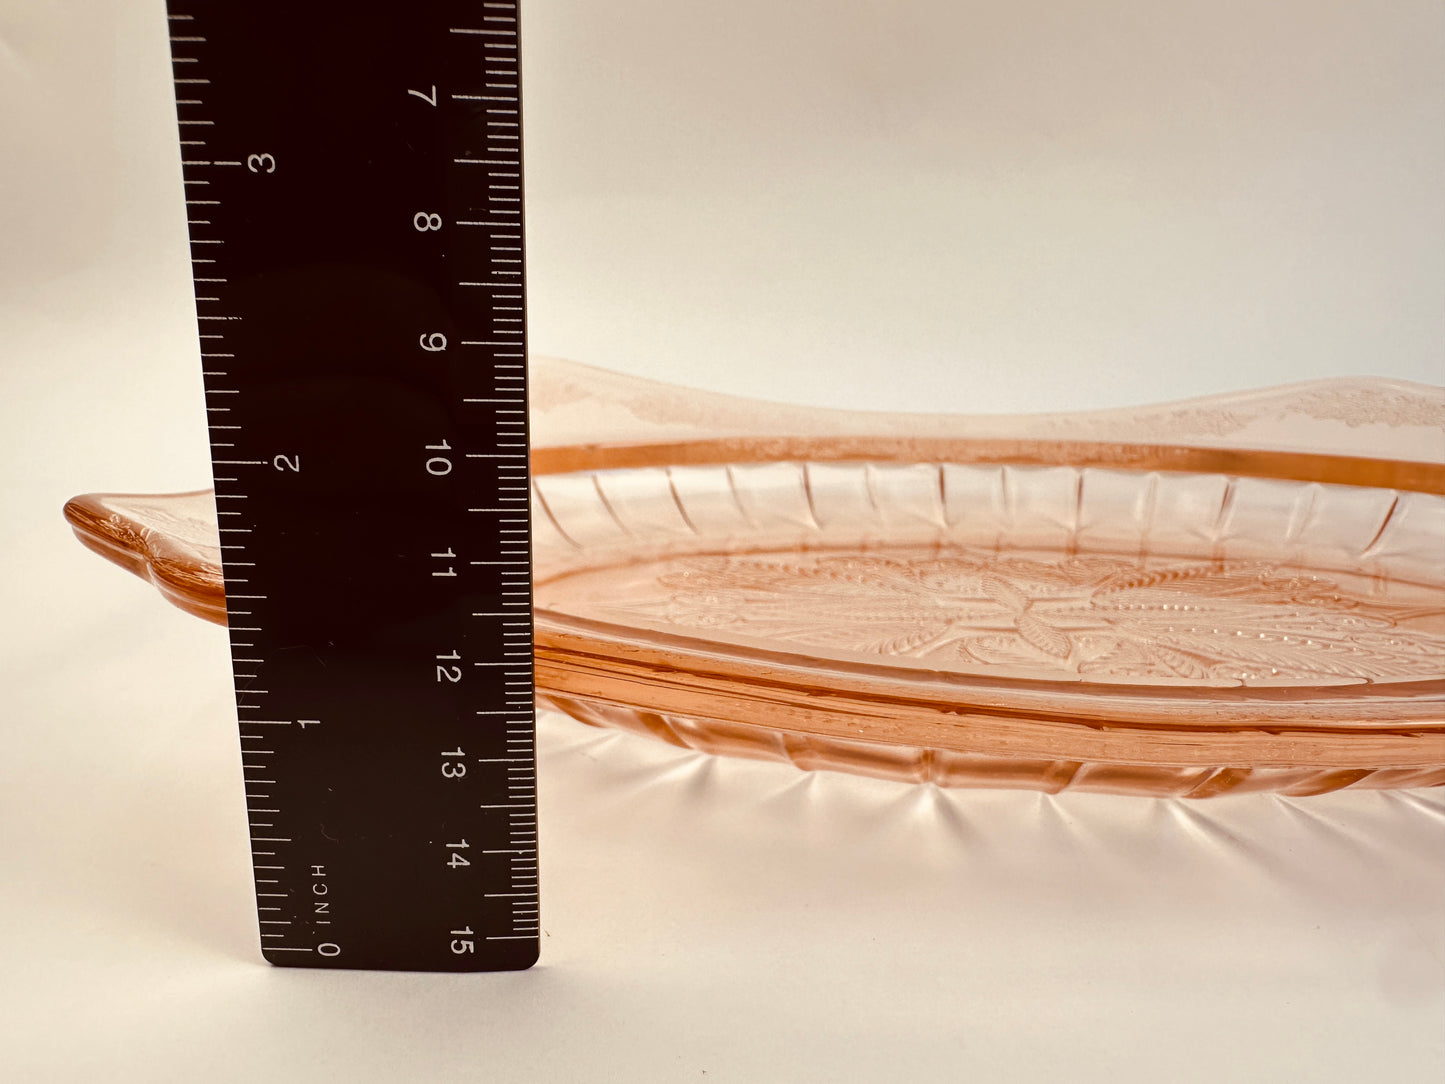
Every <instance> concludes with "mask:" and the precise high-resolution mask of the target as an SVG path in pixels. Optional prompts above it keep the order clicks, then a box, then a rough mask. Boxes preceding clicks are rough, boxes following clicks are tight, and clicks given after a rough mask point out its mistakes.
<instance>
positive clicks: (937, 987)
mask: <svg viewBox="0 0 1445 1084" xmlns="http://www.w3.org/2000/svg"><path fill="white" fill-rule="evenodd" d="M523 12H524V61H525V80H526V92H527V101H526V106H527V113H526V123H527V130H526V139H527V171H528V176H527V181H528V189H527V198H528V207H527V213H528V231H529V245H530V248H529V254H528V255H529V268H528V274H529V286H530V303H531V311H530V333H531V341H532V347H533V350H534V351H536V352H539V353H548V354H556V355H561V356H567V357H571V358H574V359H576V360H579V361H585V362H590V363H593V364H598V365H604V366H608V367H611V368H615V369H621V370H626V371H630V372H635V373H638V374H641V375H648V376H655V377H660V378H663V379H671V380H675V381H679V382H682V383H687V384H693V385H696V386H701V387H709V388H715V389H719V390H728V391H735V392H740V393H744V394H752V395H757V396H762V397H769V398H777V399H786V400H791V401H796V402H804V403H815V404H820V405H840V406H876V407H880V408H884V409H907V408H914V409H931V408H947V409H959V410H984V411H990V410H997V411H1013V410H1038V409H1068V408H1074V407H1084V406H1093V405H1100V406H1102V405H1117V404H1127V403H1133V402H1146V401H1151V400H1158V399H1164V398H1171V397H1177V396H1183V395H1192V394H1201V393H1206V392H1209V391H1221V390H1229V389H1235V388H1240V387H1248V386H1254V385H1262V384H1270V383H1279V382H1285V381H1290V380H1298V379H1306V378H1311V377H1316V376H1324V375H1333V374H1356V373H1376V374H1383V375H1390V376H1399V377H1406V378H1409V379H1415V380H1426V381H1433V382H1440V381H1441V380H1442V358H1445V319H1442V316H1445V198H1442V195H1441V193H1442V192H1445V12H1442V7H1441V5H1440V4H1439V3H1436V2H1431V3H1412V2H1400V3H1392V4H1389V5H1376V4H1370V3H1367V2H1364V0H1359V2H1351V0H1339V2H1334V3H1324V4H1322V3H1316V2H1310V3H1306V2H1303V0H1299V2H1296V0H1263V2H1259V0H1256V2H1254V3H1212V4H1174V5H1159V4H1155V3H1146V2H1142V0H1140V2H1136V3H1130V2H1127V0H1097V2H1095V3H1091V4H1083V3H1059V2H1057V0H1053V2H1048V0H1025V2H1022V3H1014V4H1003V3H999V2H997V0H991V2H989V3H980V2H976V0H966V2H958V3H942V2H938V3H932V2H925V0H907V2H893V3H889V2H885V0H851V2H847V3H843V2H839V0H831V2H824V0H735V2H733V3H730V4H726V5H719V4H716V3H703V2H701V0H652V2H647V0H607V2H605V3H604V2H595V0H588V2H585V3H584V2H582V0H528V2H527V3H526V4H525V5H524V9H523ZM173 125H174V110H173V107H172V105H171V87H170V83H169V65H168V57H167V44H166V26H165V21H164V9H163V5H162V4H160V3H158V2H156V0H145V2H122V0H86V2H84V3H82V2H80V0H49V2H46V0H0V380H3V384H0V434H3V438H4V445H3V446H4V449H5V455H4V457H3V463H0V482H3V486H4V489H3V492H4V493H5V505H4V513H5V514H4V517H3V523H0V539H3V543H0V544H3V553H4V557H5V570H4V572H3V574H0V659H3V662H0V666H3V667H4V672H3V679H0V680H3V689H4V695H5V699H6V707H5V709H4V710H3V714H0V736H3V738H4V751H5V755H4V756H3V757H0V861H3V867H0V869H3V872H4V876H3V878H0V923H3V928H4V929H5V931H6V933H7V936H6V937H5V938H4V939H3V947H0V975H3V976H4V978H3V981H0V1075H5V1076H7V1077H8V1078H10V1079H17V1080H88V1079H95V1078H97V1077H102V1076H104V1077H106V1078H109V1079H136V1080H192V1079H236V1080H240V1079H257V1078H273V1079H307V1080H319V1079H333V1078H335V1079H349V1080H367V1079H376V1080H389V1079H407V1078H413V1079H467V1078H474V1077H475V1078H480V1079H500V1080H546V1081H550V1080H569V1079H586V1080H593V1079H595V1080H626V1081H634V1080H635V1081H652V1080H726V1081H774V1080H777V1081H793V1080H819V1081H837V1080H885V1079H916V1080H953V1079H960V1078H963V1077H981V1078H982V1079H1010V1080H1028V1079H1037V1080H1046V1079H1067V1080H1095V1079H1097V1080H1105V1079H1107V1080H1156V1079H1159V1080H1164V1079H1167V1080H1206V1079H1218V1078H1220V1077H1221V1076H1223V1077H1227V1078H1230V1079H1261V1080H1263V1079H1271V1080H1273V1079H1290V1080H1345V1079H1353V1078H1368V1079H1421V1080H1430V1079H1438V1078H1439V1076H1440V1073H1441V1070H1442V1069H1445V861H1442V859H1445V802H1442V798H1441V795H1440V793H1439V792H1438V791H1436V792H1420V793H1415V794H1405V795H1382V794H1373V793H1358V794H1351V793H1349V792H1345V793H1341V794H1338V795H1333V796H1326V797H1322V798H1317V799H1300V800H1290V801H1287V800H1280V799H1275V798H1271V797H1239V798H1232V799H1222V800H1218V801H1215V802H1211V803H1205V804H1198V803H1196V804H1188V805H1186V804H1180V803H1172V802H1155V801H1136V800H1119V799H1111V798H1105V797H1098V796H1092V797H1091V796H1079V795H1072V796H1067V795H1066V796H1063V797H1060V798H1056V799H1055V798H1044V797H1041V796H1037V795H1033V794H1004V793H991V794H982V793H944V792H939V791H936V790H931V789H927V788H914V787H906V786H900V785H894V784H887V783H881V782H872V781H867V780H858V779H850V778H846V777H841V776H834V775H818V776H807V775H803V774H801V773H798V772H796V771H794V770H793V769H790V768H785V767H781V766H775V765H763V764H754V763H744V762H736V761H720V760H711V759H708V758H701V757H694V756H689V755H686V754H681V753H679V752H677V751H676V750H672V749H669V748H665V747H660V746H655V745H651V744H648V743H646V742H644V741H642V740H640V739H634V738H631V737H626V736H609V735H606V734H602V733H600V732H595V731H590V730H587V729H585V728H583V727H580V726H579V725H577V724H574V723H572V722H570V721H569V720H566V719H562V718H559V717H553V716H548V717H546V718H544V719H543V720H542V729H541V742H540V749H541V754H540V755H541V771H542V775H541V786H542V803H543V804H542V809H541V817H542V843H541V845H542V861H543V865H542V876H543V927H544V931H545V937H544V946H543V957H542V963H541V965H540V966H539V967H538V968H537V969H534V970H533V971H531V972H528V973H525V974H519V975H507V976H472V977H465V978H457V977H447V976H425V975H384V974H363V973H329V974H323V973H307V972H299V971H283V970H275V969H271V968H269V967H267V966H266V965H265V964H263V963H262V962H260V959H259V955H258V952H257V948H256V944H257V942H256V934H255V926H254V913H253V910H252V906H253V900H252V898H251V886H250V871H249V868H248V865H247V841H246V834H245V818H244V808H243V804H242V796H241V779H240V762H239V757H238V755H237V752H238V750H237V741H236V737H235V729H234V723H233V719H234V714H233V709H232V707H231V702H230V682H229V675H228V669H227V659H226V651H225V641H224V635H223V633H221V631H220V630H218V629H215V628H212V627H209V626H206V625H203V624H201V623H199V622H197V621H195V620H194V619H190V618H187V617H185V616H184V615H181V614H180V613H179V612H176V611H173V610H171V609H169V608H168V607H166V606H165V605H164V604H163V603H162V602H161V601H160V599H159V598H158V597H157V596H156V595H155V594H154V593H153V592H151V591H150V590H149V589H148V588H146V587H145V586H144V585H142V584H141V583H139V581H135V580H132V579H130V578H128V577H126V576H125V575H123V574H122V573H120V572H119V571H118V570H115V569H113V568H111V567H109V566H107V565H105V564H103V563H102V562H101V561H99V560H98V559H97V558H94V557H92V556H91V555H89V554H87V553H85V552H84V551H82V550H81V549H80V547H79V546H78V545H77V544H75V543H74V542H73V541H72V540H71V538H70V536H69V532H68V530H67V529H66V527H65V525H64V523H63V522H62V520H61V519H60V516H59V510H60V506H61V504H62V503H63V502H64V500H65V499H66V498H67V497H69V496H71V495H73V494H75V493H80V492H85V491H94V490H120V491H125V490H130V491H157V492H159V491H167V490H179V489H188V488H197V487H200V486H203V485H205V484H207V482H208V479H209V473H208V471H209V467H208V458H207V450H206V445H205V433H204V429H203V413H202V402H201V390H200V389H201V384H200V365H199V362H198V359H197V357H196V348H195V341H194V324H193V318H192V307H191V300H190V298H191V290H190V282H189V268H188V265H187V262H186V256H187V252H186V245H185V232H184V231H185V226H184V214H183V208H182V204H181V199H182V196H181V186H180V172H179V155H178V153H177V149H176V146H175V130H174V126H173Z"/></svg>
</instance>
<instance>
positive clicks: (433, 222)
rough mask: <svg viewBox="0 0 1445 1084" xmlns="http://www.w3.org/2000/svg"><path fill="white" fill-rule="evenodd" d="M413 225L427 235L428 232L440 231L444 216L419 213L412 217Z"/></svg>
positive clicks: (424, 212)
mask: <svg viewBox="0 0 1445 1084" xmlns="http://www.w3.org/2000/svg"><path fill="white" fill-rule="evenodd" d="M411 224H412V225H413V226H415V227H416V228H417V229H418V230H420V231H421V232H422V233H426V232H427V231H428V230H439V229H441V228H442V216H441V215H436V214H429V213H427V212H426V211H418V212H417V213H416V214H415V215H414V216H413V217H412V220H411Z"/></svg>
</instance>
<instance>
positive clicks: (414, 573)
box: [169, 0, 540, 971]
mask: <svg viewBox="0 0 1445 1084" xmlns="http://www.w3.org/2000/svg"><path fill="white" fill-rule="evenodd" d="M169 25H170V35H171V46H172V60H173V64H174V74H175V85H176V100H177V111H178V118H179V125H180V139H181V150H182V155H181V157H182V159H183V165H184V174H185V189H186V207H187V210H188V220H189V225H190V237H191V255H192V258H193V259H192V262H193V265H194V277H195V285H196V308H197V318H198V323H199V328H200V339H201V354H202V361H203V368H204V371H205V386H206V402H207V411H208V415H209V421H210V430H211V441H212V443H211V448H212V461H213V468H214V472H215V486H216V503H217V513H218V517H219V521H220V525H221V526H220V530H221V547H222V557H223V564H224V567H225V577H226V603H227V613H228V619H229V625H230V637H231V651H232V665H233V668H234V674H235V683H236V702H237V713H238V716H239V723H240V732H241V746H242V764H243V774H244V777H245V786H246V802H247V809H248V813H249V816H250V825H251V842H252V848H253V856H254V867H255V877H256V897H257V908H258V913H259V920H260V930H261V948H262V953H263V955H264V956H265V958H266V959H267V960H269V961H270V962H272V963H274V964H281V965H289V966H303V967H356V968H384V969H405V970H426V971H473V970H502V969H515V968H524V967H527V966H530V965H531V964H532V963H533V962H534V961H535V960H536V957H537V951H538V942H539V936H540V927H539V912H538V906H539V904H538V890H537V821H536V768H535V765H536V759H535V750H534V729H535V728H534V711H533V684H532V624H531V613H532V598H531V533H530V521H529V505H530V502H529V486H530V482H529V477H528V455H527V391H526V375H527V370H526V345H525V342H526V323H525V284H524V274H523V225H522V223H523V216H522V165H521V162H522V153H521V132H522V129H521V89H520V68H519V53H518V47H519V38H518V19H517V6H516V4H515V3H510V2H491V0H487V2H481V0H452V2H446V0H443V2H434V3H428V4H418V5H409V4H403V3H401V2H400V0H396V2H391V3H385V2H383V3H375V4H366V5H360V6H358V5H355V4H352V3H340V2H337V0H284V2H280V0H170V3H169Z"/></svg>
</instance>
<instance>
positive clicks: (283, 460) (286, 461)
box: [271, 455, 301, 474]
mask: <svg viewBox="0 0 1445 1084" xmlns="http://www.w3.org/2000/svg"><path fill="white" fill-rule="evenodd" d="M271 466H273V467H275V468H276V469H277V470H279V471H288V470H290V471H295V472H296V473H297V474H300V473H301V457H300V456H299V455H278V456H277V457H276V458H275V459H273V460H271Z"/></svg>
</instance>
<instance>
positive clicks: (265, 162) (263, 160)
mask: <svg viewBox="0 0 1445 1084" xmlns="http://www.w3.org/2000/svg"><path fill="white" fill-rule="evenodd" d="M246 168H247V169H249V170H250V171H251V172H252V173H275V172H276V159H274V158H272V157H271V156H270V155H269V154H252V155H249V156H247V158H246Z"/></svg>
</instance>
